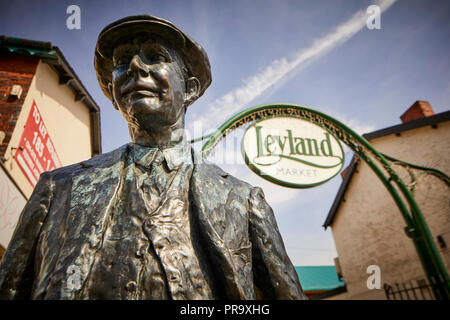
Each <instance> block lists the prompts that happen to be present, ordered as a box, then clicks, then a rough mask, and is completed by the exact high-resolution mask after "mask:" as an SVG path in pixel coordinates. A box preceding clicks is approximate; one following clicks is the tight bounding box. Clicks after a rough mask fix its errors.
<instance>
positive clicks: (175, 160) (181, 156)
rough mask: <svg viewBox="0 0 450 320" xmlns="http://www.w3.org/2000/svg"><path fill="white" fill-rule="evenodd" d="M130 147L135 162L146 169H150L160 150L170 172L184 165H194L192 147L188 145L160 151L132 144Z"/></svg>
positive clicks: (183, 144) (182, 144)
mask: <svg viewBox="0 0 450 320" xmlns="http://www.w3.org/2000/svg"><path fill="white" fill-rule="evenodd" d="M129 147H130V154H131V159H132V160H133V162H135V163H137V164H139V165H141V166H144V167H146V168H150V164H151V163H152V161H153V159H154V157H155V154H156V152H157V151H158V150H161V152H162V154H163V156H164V159H165V160H166V163H167V166H168V167H169V169H170V170H174V169H178V168H179V167H180V166H181V165H182V164H183V163H188V164H192V154H191V147H190V145H188V144H187V143H180V144H177V145H176V146H174V147H170V148H165V149H160V148H155V147H147V146H143V145H140V144H137V143H133V142H132V143H130V144H129Z"/></svg>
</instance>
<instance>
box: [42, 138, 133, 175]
mask: <svg viewBox="0 0 450 320" xmlns="http://www.w3.org/2000/svg"><path fill="white" fill-rule="evenodd" d="M127 149H128V144H126V145H123V146H121V147H120V148H117V149H115V150H113V151H110V152H107V153H102V154H100V155H98V156H95V157H92V158H90V159H88V160H85V161H81V162H78V163H75V164H72V165H68V166H64V167H61V168H58V169H55V170H53V171H50V172H49V173H47V174H50V175H51V176H52V177H53V178H55V179H58V178H64V177H66V176H73V175H77V174H81V173H83V172H85V171H86V169H89V168H109V167H111V166H113V165H115V164H116V163H118V162H120V161H122V160H123V158H124V156H125V155H126V152H127Z"/></svg>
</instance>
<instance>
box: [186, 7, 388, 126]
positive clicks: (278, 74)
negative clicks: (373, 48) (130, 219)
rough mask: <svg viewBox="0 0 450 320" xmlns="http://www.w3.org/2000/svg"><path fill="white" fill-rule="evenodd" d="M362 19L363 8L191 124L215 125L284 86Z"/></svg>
mask: <svg viewBox="0 0 450 320" xmlns="http://www.w3.org/2000/svg"><path fill="white" fill-rule="evenodd" d="M395 1H396V0H380V1H378V2H377V4H378V5H379V6H380V11H381V12H384V11H386V10H387V9H389V7H391V6H392V5H393V4H394V3H395ZM366 20H367V13H366V11H365V9H364V10H359V11H358V12H356V13H355V14H354V15H353V16H352V17H351V18H350V19H348V20H347V21H345V22H344V23H342V24H340V25H338V26H337V27H335V28H334V30H333V31H331V32H330V33H328V34H327V35H325V36H323V37H320V38H318V39H316V40H314V41H313V43H312V45H311V46H310V47H308V48H306V49H303V50H300V51H299V52H298V53H297V54H296V55H295V57H294V58H293V59H292V60H290V61H289V60H288V59H287V58H284V57H283V58H280V59H276V60H274V61H273V62H272V63H270V64H269V65H268V66H267V67H265V68H264V69H263V70H262V71H261V72H259V73H258V74H256V75H254V76H252V77H250V78H249V79H247V80H246V81H244V85H243V86H242V87H239V88H236V89H234V90H233V91H231V92H229V93H227V94H225V95H224V96H222V97H220V98H218V99H216V100H215V101H214V102H213V103H212V105H211V107H210V109H209V112H208V113H207V114H206V115H203V116H200V117H198V118H197V120H195V121H194V122H193V125H194V126H202V124H203V125H205V124H208V125H212V126H217V125H219V123H217V120H218V119H224V110H227V112H228V116H230V115H232V114H234V113H236V112H238V111H239V110H241V109H242V108H244V107H245V106H247V105H248V104H249V103H250V102H251V101H253V100H254V99H255V98H257V97H259V96H260V95H261V94H263V93H265V92H266V91H267V90H268V89H269V88H271V89H272V90H275V89H276V88H279V87H280V86H281V85H282V84H284V83H285V81H286V79H288V78H290V77H292V76H293V75H294V74H297V73H298V72H299V71H300V70H302V69H303V67H305V66H307V65H308V64H309V63H311V62H312V61H314V60H315V59H317V58H319V57H322V56H323V55H325V54H326V53H328V52H330V51H331V50H332V49H334V48H336V47H337V46H339V45H341V44H342V43H344V42H345V41H347V40H348V39H350V38H351V37H353V36H354V35H355V34H356V33H358V32H359V31H360V30H361V29H363V28H364V27H366ZM294 71H296V72H294ZM225 107H226V108H225Z"/></svg>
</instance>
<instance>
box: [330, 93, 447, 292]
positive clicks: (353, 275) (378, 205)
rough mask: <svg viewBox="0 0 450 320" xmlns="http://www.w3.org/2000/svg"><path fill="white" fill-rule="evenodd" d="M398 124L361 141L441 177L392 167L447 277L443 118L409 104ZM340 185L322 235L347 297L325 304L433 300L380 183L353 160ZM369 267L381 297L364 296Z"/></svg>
mask: <svg viewBox="0 0 450 320" xmlns="http://www.w3.org/2000/svg"><path fill="white" fill-rule="evenodd" d="M401 120H402V124H399V125H395V126H392V127H389V128H385V129H381V130H377V131H375V132H372V133H368V134H365V135H364V137H365V138H366V139H367V140H368V141H369V142H370V143H371V144H372V145H373V146H374V147H375V148H376V149H377V150H378V151H380V152H381V153H384V154H386V155H389V156H391V157H393V158H396V159H399V160H402V161H405V162H408V163H411V164H415V165H419V166H422V167H427V168H433V169H437V170H439V171H440V172H442V173H443V176H441V178H439V177H438V176H436V175H433V174H426V173H425V171H424V170H419V169H415V168H411V167H409V168H408V169H406V168H405V167H403V166H400V165H398V164H397V165H396V164H395V162H394V164H393V166H394V169H395V170H396V171H397V173H398V174H399V175H400V177H401V178H402V180H403V181H405V182H406V183H408V186H409V188H410V189H412V190H413V194H414V197H415V199H416V201H417V203H418V205H419V207H420V208H421V210H422V213H423V215H424V217H425V220H426V222H427V225H428V227H429V228H430V230H431V233H432V236H433V239H434V241H435V244H436V247H437V248H438V250H439V253H440V255H441V258H442V260H443V262H444V264H445V266H446V268H447V271H450V251H449V248H448V246H449V245H450V215H449V213H450V179H449V178H448V174H449V173H450V151H449V150H450V111H447V112H443V113H440V114H434V112H433V110H432V108H431V106H430V104H429V103H428V102H426V101H416V102H415V103H414V104H413V105H412V106H411V107H410V108H409V109H408V110H407V111H406V112H405V113H404V114H403V115H402V116H401ZM342 177H343V181H342V184H341V187H340V189H339V191H338V193H337V195H336V198H335V201H334V203H333V205H332V207H331V209H330V212H329V214H328V216H327V218H326V221H325V223H324V227H325V228H328V227H330V228H331V231H332V234H333V238H334V242H335V245H336V249H337V253H338V259H337V261H338V263H337V265H339V268H338V269H339V272H338V273H339V274H340V275H342V276H343V280H344V281H345V284H346V291H345V292H340V293H339V294H336V295H334V296H332V297H328V299H386V298H388V296H389V298H396V299H399V298H400V295H399V294H397V295H396V296H393V295H391V293H392V292H394V291H396V292H398V291H402V294H403V295H402V297H403V298H405V299H406V298H407V297H409V298H410V299H415V298H417V299H423V298H426V299H428V298H433V296H432V293H431V290H429V289H430V288H429V287H427V278H426V275H425V272H424V270H423V267H422V264H421V260H420V259H419V256H418V254H417V251H416V249H415V247H414V244H413V241H412V239H411V238H409V237H408V236H407V232H405V226H406V222H405V221H404V220H403V217H402V215H401V214H400V210H399V209H398V207H397V206H396V204H395V202H394V200H393V199H392V197H391V196H390V194H389V192H388V191H387V190H386V188H385V187H384V185H383V184H382V182H381V181H380V180H379V179H378V178H377V176H376V175H375V173H374V172H373V171H372V170H371V169H370V168H369V167H368V165H367V164H366V163H365V162H363V161H360V159H358V157H356V156H355V157H354V158H353V159H352V162H351V164H350V165H349V167H348V168H347V169H346V170H344V171H343V172H342ZM369 266H377V267H379V271H380V276H381V279H380V283H381V288H380V289H373V288H372V289H369V287H368V285H367V280H368V278H369V276H370V275H371V274H372V273H371V272H368V268H369ZM383 284H386V286H385V288H386V290H384V288H383ZM396 284H398V287H397V285H396ZM389 288H390V289H389ZM411 288H415V290H414V292H413V290H409V289H411ZM405 289H408V290H405ZM406 293H408V296H407V295H406ZM422 294H423V295H422Z"/></svg>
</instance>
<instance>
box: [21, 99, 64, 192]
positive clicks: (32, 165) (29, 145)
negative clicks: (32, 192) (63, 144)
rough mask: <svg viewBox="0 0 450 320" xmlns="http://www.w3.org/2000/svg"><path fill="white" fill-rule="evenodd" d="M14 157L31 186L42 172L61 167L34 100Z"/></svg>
mask: <svg viewBox="0 0 450 320" xmlns="http://www.w3.org/2000/svg"><path fill="white" fill-rule="evenodd" d="M14 159H15V160H16V162H17V164H18V165H19V167H20V169H22V171H23V173H24V174H25V176H26V177H27V179H28V181H29V182H30V183H31V185H32V186H33V187H34V186H35V185H36V183H37V181H38V180H39V176H40V175H41V173H42V172H44V171H50V170H53V169H56V168H59V167H61V161H60V160H59V157H58V154H57V153H56V150H55V147H54V146H53V143H52V140H51V139H50V136H49V135H48V131H47V128H46V127H45V124H44V121H43V120H42V116H41V114H40V112H39V110H38V108H37V106H36V102H35V101H34V100H33V105H32V106H31V110H30V113H29V114H28V119H27V122H26V123H25V128H24V130H23V133H22V138H20V142H19V147H18V148H17V151H16V154H15V155H14Z"/></svg>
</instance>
